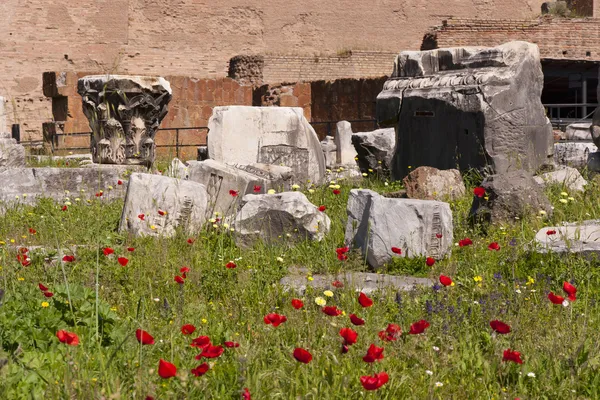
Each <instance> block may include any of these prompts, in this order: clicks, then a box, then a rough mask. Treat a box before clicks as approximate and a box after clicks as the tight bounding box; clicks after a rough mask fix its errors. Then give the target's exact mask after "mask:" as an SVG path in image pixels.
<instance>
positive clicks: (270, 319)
mask: <svg viewBox="0 0 600 400" xmlns="http://www.w3.org/2000/svg"><path fill="white" fill-rule="evenodd" d="M263 320H264V321H265V324H267V325H273V328H277V327H278V326H279V325H281V324H283V323H284V322H285V321H287V318H286V316H285V315H279V314H275V313H271V314H267V315H265V317H264V318H263Z"/></svg>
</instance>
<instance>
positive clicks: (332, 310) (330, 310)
mask: <svg viewBox="0 0 600 400" xmlns="http://www.w3.org/2000/svg"><path fill="white" fill-rule="evenodd" d="M321 311H322V312H323V313H324V314H327V315H329V316H331V317H337V316H338V315H340V314H341V313H342V310H338V308H337V307H336V306H325V307H323V308H321Z"/></svg>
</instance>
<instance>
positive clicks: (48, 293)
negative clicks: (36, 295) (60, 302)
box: [44, 292, 54, 297]
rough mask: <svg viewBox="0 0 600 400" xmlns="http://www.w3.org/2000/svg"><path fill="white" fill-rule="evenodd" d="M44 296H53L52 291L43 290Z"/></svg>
mask: <svg viewBox="0 0 600 400" xmlns="http://www.w3.org/2000/svg"><path fill="white" fill-rule="evenodd" d="M44 296H46V297H52V296H54V293H52V292H44Z"/></svg>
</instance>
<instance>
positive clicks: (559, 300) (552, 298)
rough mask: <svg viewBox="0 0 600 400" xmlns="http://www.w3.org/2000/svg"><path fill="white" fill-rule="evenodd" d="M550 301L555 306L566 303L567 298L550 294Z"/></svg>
mask: <svg viewBox="0 0 600 400" xmlns="http://www.w3.org/2000/svg"><path fill="white" fill-rule="evenodd" d="M548 300H550V301H551V302H552V303H553V304H562V303H563V302H564V301H565V298H564V297H562V296H558V295H555V294H554V293H552V292H550V293H548Z"/></svg>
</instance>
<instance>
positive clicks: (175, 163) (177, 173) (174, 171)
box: [167, 158, 189, 179]
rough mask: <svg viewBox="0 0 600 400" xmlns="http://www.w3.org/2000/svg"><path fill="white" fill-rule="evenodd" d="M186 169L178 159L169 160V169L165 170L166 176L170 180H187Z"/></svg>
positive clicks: (187, 172)
mask: <svg viewBox="0 0 600 400" xmlns="http://www.w3.org/2000/svg"><path fill="white" fill-rule="evenodd" d="M188 174H189V171H188V167H187V165H185V164H184V163H182V162H181V160H179V159H178V158H174V159H173V160H171V165H169V169H168V170H167V176H168V177H171V178H177V179H187V178H188Z"/></svg>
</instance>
